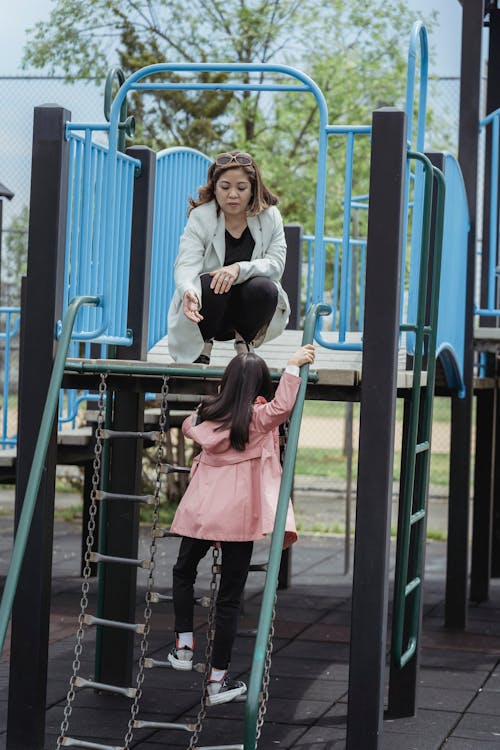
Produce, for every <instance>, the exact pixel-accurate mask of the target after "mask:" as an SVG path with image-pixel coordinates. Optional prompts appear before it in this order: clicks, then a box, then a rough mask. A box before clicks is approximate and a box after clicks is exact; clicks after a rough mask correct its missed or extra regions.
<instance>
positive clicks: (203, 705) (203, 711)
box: [187, 545, 220, 750]
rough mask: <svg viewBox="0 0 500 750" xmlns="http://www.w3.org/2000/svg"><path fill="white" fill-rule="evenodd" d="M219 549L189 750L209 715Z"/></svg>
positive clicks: (214, 562) (214, 559) (215, 552)
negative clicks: (203, 665) (201, 676)
mask: <svg viewBox="0 0 500 750" xmlns="http://www.w3.org/2000/svg"><path fill="white" fill-rule="evenodd" d="M219 554H220V550H219V547H217V546H216V545H214V548H213V553H212V556H213V557H212V579H211V581H210V605H209V609H208V626H207V645H206V648H205V672H204V673H203V682H202V693H201V701H200V710H199V711H198V716H197V717H196V724H195V726H194V731H193V734H192V735H191V740H190V742H189V745H188V748H187V750H196V745H197V742H198V738H199V736H200V734H201V730H202V728H203V722H204V720H205V716H206V715H207V697H208V690H207V687H208V680H209V678H210V670H211V668H212V651H213V647H214V636H215V624H214V620H215V598H216V594H217V568H218V563H219Z"/></svg>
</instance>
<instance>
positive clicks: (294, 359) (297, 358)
mask: <svg viewBox="0 0 500 750" xmlns="http://www.w3.org/2000/svg"><path fill="white" fill-rule="evenodd" d="M315 356H316V348H315V347H314V346H313V345H312V344H306V345H305V346H301V347H300V349H297V351H296V352H294V353H293V354H292V356H291V357H290V359H289V360H288V364H289V365H297V367H301V365H312V363H313V362H314V358H315Z"/></svg>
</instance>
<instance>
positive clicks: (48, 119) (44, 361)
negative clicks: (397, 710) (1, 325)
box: [6, 105, 71, 750]
mask: <svg viewBox="0 0 500 750" xmlns="http://www.w3.org/2000/svg"><path fill="white" fill-rule="evenodd" d="M70 116H71V115H70V112H68V111H67V110H65V109H62V108H61V107H57V106H50V105H48V106H43V107H35V112H34V123H33V154H32V163H31V198H30V222H29V239H28V276H27V279H26V280H25V282H24V284H23V307H22V315H21V321H22V324H21V340H20V382H19V405H18V443H17V471H16V506H15V516H16V524H17V523H18V520H19V516H20V513H21V508H22V503H23V499H24V493H25V491H26V486H27V483H28V476H29V472H30V468H31V464H32V461H33V455H34V449H35V444H36V439H37V436H38V431H39V428H40V423H41V417H42V412H43V407H44V405H45V400H46V396H47V390H48V386H49V381H50V375H51V371H52V364H53V356H54V344H55V338H54V331H55V322H56V320H57V319H58V318H60V316H61V302H62V283H63V270H64V269H63V264H64V240H65V234H66V204H67V180H68V158H69V150H68V143H67V142H66V141H65V138H64V129H65V123H66V121H67V120H69V119H70ZM56 453H57V440H56V426H55V425H54V430H53V434H52V438H51V440H50V444H49V448H48V452H47V459H46V463H45V468H44V472H43V475H42V480H41V484H40V489H39V491H38V497H37V503H36V507H35V512H34V515H33V522H32V526H31V532H30V535H29V538H28V544H27V553H28V554H27V555H26V557H25V561H24V564H23V567H22V570H21V576H20V579H19V585H18V587H17V594H16V598H15V601H14V608H13V614H12V642H11V654H10V684H9V707H8V719H7V744H6V747H7V748H8V750H41V748H43V746H44V734H45V698H46V689H47V688H46V686H47V663H48V639H49V616H50V592H51V572H52V570H51V569H52V539H53V523H54V486H55V470H56ZM28 644H29V646H28ZM28 716H29V721H27V720H26V717H28Z"/></svg>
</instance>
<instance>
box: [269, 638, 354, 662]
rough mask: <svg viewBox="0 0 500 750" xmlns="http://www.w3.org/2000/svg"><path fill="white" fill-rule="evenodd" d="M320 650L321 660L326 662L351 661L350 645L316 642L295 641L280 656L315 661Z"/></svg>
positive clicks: (282, 650)
mask: <svg viewBox="0 0 500 750" xmlns="http://www.w3.org/2000/svg"><path fill="white" fill-rule="evenodd" d="M318 650H319V651H320V653H321V659H322V660H324V661H332V662H335V661H338V662H347V661H348V659H349V644H348V643H322V644H321V645H318V644H317V643H314V641H302V640H295V641H292V642H291V643H289V644H288V645H287V646H285V648H283V649H281V651H280V656H286V657H287V658H289V659H303V660H308V659H314V658H317V657H318Z"/></svg>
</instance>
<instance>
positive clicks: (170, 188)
mask: <svg viewBox="0 0 500 750" xmlns="http://www.w3.org/2000/svg"><path fill="white" fill-rule="evenodd" d="M211 163H212V160H211V159H209V158H208V156H205V155H204V154H202V153H200V152H199V151H195V150H194V149H192V148H167V149H165V150H164V151H160V153H159V154H158V155H157V161H156V184H155V197H154V222H153V248H152V258H151V285H150V297H149V299H150V306H149V331H148V349H151V348H152V347H153V346H154V345H155V344H156V343H157V341H159V340H160V339H161V338H163V336H165V335H166V333H167V309H168V301H169V300H170V299H171V298H172V295H173V293H174V262H175V258H176V256H177V250H178V248H179V240H180V237H181V234H182V231H183V229H184V226H185V223H186V218H187V208H188V199H189V198H190V197H193V198H196V197H197V195H198V188H199V187H200V185H204V184H205V182H206V179H207V170H208V167H209V165H210V164H211Z"/></svg>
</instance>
